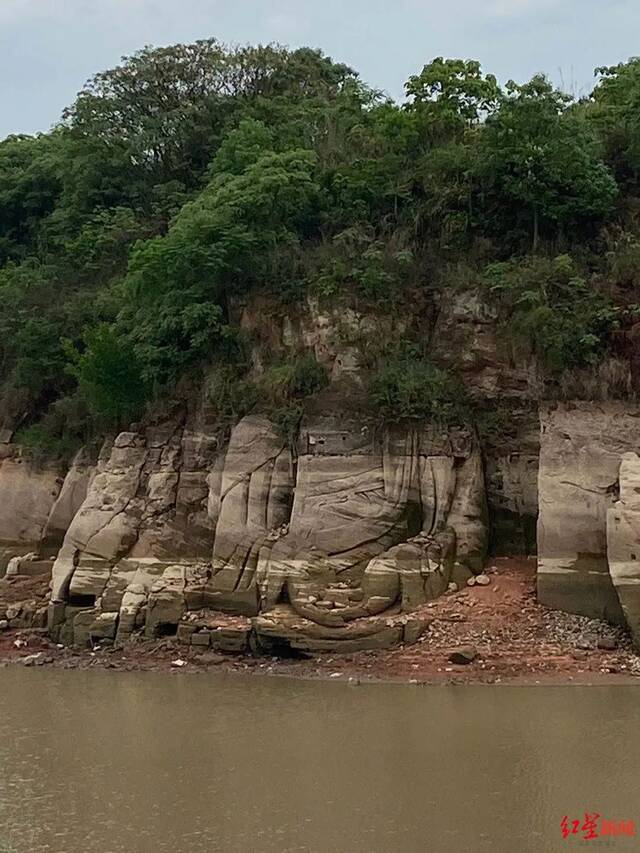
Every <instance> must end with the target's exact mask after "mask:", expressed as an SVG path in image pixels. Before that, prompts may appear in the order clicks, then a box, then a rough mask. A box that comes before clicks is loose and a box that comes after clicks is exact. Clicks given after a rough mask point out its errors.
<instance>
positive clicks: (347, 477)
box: [0, 293, 640, 651]
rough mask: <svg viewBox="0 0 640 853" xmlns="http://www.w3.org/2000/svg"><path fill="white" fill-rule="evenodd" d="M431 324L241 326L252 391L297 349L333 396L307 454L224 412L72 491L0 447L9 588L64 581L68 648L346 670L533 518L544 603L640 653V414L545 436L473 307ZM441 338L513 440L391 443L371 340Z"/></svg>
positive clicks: (260, 315) (80, 471)
mask: <svg viewBox="0 0 640 853" xmlns="http://www.w3.org/2000/svg"><path fill="white" fill-rule="evenodd" d="M417 307H419V310H420V313H419V314H417V315H416V317H414V318H408V319H407V318H406V317H405V318H403V317H395V316H392V315H390V316H388V317H385V318H383V320H381V319H380V318H377V317H374V316H373V315H371V314H367V313H366V312H365V313H362V312H359V311H357V310H355V309H354V308H353V307H349V306H334V308H332V309H330V310H327V309H324V308H321V307H320V305H319V304H318V303H317V302H314V301H312V300H310V301H309V304H308V306H307V309H306V310H305V311H302V312H299V313H298V315H297V316H284V315H281V314H280V315H278V314H274V313H273V312H271V313H270V308H269V305H268V304H263V303H262V302H260V300H257V301H256V300H253V301H250V302H249V303H248V304H247V305H245V306H244V307H242V309H241V314H242V316H241V322H242V325H243V327H244V328H245V329H246V330H248V331H251V333H252V336H253V337H252V339H253V340H254V344H255V351H254V353H253V364H254V370H255V372H256V373H257V374H259V373H260V370H261V359H262V356H263V354H264V352H265V347H267V348H271V349H273V350H275V351H285V350H286V349H287V348H293V349H294V350H296V351H304V350H307V351H308V350H309V349H311V350H313V351H314V353H315V355H316V357H317V359H318V360H319V361H321V362H322V363H323V364H324V365H325V366H326V368H327V370H328V374H329V376H330V377H331V383H330V386H329V388H328V389H326V391H324V392H322V394H321V395H320V396H319V397H318V398H317V399H316V400H315V401H314V402H313V403H312V405H310V406H308V407H307V412H306V414H305V416H304V418H303V421H302V423H301V425H300V428H299V432H298V435H297V438H296V440H295V441H293V442H292V441H291V440H285V439H284V438H283V437H282V435H280V434H279V432H278V430H277V428H276V427H275V425H274V424H273V423H271V422H270V421H269V419H268V418H267V417H265V416H264V415H250V416H248V417H245V418H244V419H242V420H241V421H240V423H238V424H236V425H235V427H234V428H233V430H232V431H231V434H230V436H225V435H224V434H223V433H222V432H221V431H220V424H219V423H218V421H217V418H216V414H215V401H213V405H212V406H205V405H204V404H202V403H201V404H199V406H198V407H197V409H196V410H195V411H193V412H190V413H188V414H186V413H184V412H183V413H181V414H179V415H176V416H174V417H172V418H170V419H167V420H166V421H165V422H161V423H155V424H147V425H146V426H141V427H139V428H138V427H137V426H136V427H132V428H131V430H130V431H127V432H123V433H121V434H120V435H118V436H116V437H115V438H113V439H111V440H109V441H107V442H106V443H105V445H104V447H103V448H102V451H101V453H100V456H99V458H98V459H97V460H93V459H91V458H88V457H87V456H86V455H85V454H83V453H81V454H79V455H78V456H77V457H76V459H75V460H74V461H73V463H72V465H71V466H70V468H69V470H68V472H67V473H66V476H65V477H62V476H61V475H60V472H59V471H58V470H57V469H54V468H44V469H36V468H34V467H33V466H30V465H29V464H28V463H27V462H26V461H25V460H24V459H22V458H21V456H20V454H19V453H18V452H17V451H16V450H15V449H14V448H11V449H9V450H8V451H7V449H6V447H7V446H6V445H5V446H4V448H5V449H4V450H3V452H2V454H1V458H2V461H1V462H0V553H3V554H4V557H3V558H1V557H0V570H2V566H3V562H2V560H4V564H6V563H7V562H8V560H9V559H11V558H12V557H14V556H15V555H22V557H21V559H18V560H17V561H14V562H13V563H12V565H11V571H12V572H23V573H28V574H39V573H42V572H45V571H47V570H48V569H49V567H51V565H53V571H52V587H51V607H50V612H49V626H50V630H51V632H52V633H53V635H54V636H55V637H56V638H57V639H59V640H61V641H62V642H65V643H76V644H80V645H82V644H85V643H87V642H88V641H89V639H94V640H97V639H100V638H103V639H111V640H116V641H118V642H124V641H126V640H127V638H129V637H130V636H131V635H132V633H134V632H144V633H145V634H146V635H147V636H158V635H163V634H168V633H175V632H176V631H177V633H178V637H179V638H180V639H181V640H183V641H185V642H192V643H194V644H197V645H202V646H209V645H210V646H213V647H215V648H221V649H226V650H236V651H237V650H242V649H246V648H247V646H248V644H249V643H252V644H254V645H257V646H259V647H261V648H265V649H274V650H277V649H278V648H279V646H281V645H282V644H284V645H286V646H287V647H289V648H294V649H302V650H318V649H329V648H330V649H342V650H345V651H346V650H350V649H357V648H376V647H382V646H388V645H390V644H393V643H397V642H403V641H404V642H409V641H412V640H415V639H416V638H417V637H418V636H419V634H420V631H421V630H422V628H423V625H422V623H421V622H420V620H419V619H418V620H416V619H415V618H414V617H412V616H411V614H412V613H415V611H416V609H417V608H418V609H419V608H420V607H421V606H422V605H423V604H425V603H426V602H428V601H429V600H430V599H432V598H434V597H437V596H439V595H441V594H443V592H445V591H446V590H447V588H448V586H449V585H450V584H452V583H455V584H456V585H459V584H464V583H465V582H466V580H467V579H468V578H469V577H470V574H471V573H472V572H474V571H478V570H479V568H480V567H481V566H482V563H483V560H484V558H485V555H486V553H487V551H488V550H489V549H490V550H491V551H492V552H494V553H496V552H497V553H507V554H523V553H533V552H535V550H536V531H535V529H534V528H535V524H536V519H537V547H538V550H539V572H538V590H539V596H540V600H541V601H542V602H543V603H545V604H548V605H550V606H553V607H557V608H560V609H565V610H569V611H573V612H577V613H583V614H586V615H590V616H597V617H601V618H605V619H608V620H610V621H612V622H615V623H620V624H622V623H625V622H626V623H627V624H629V626H630V628H631V630H632V632H634V635H635V636H636V637H637V641H638V642H640V628H639V625H640V599H639V598H638V594H637V590H638V589H639V588H640V586H639V584H640V577H639V576H638V574H637V569H636V564H637V558H638V557H639V556H640V521H639V520H640V503H639V502H638V499H637V496H636V488H637V487H638V486H637V481H638V478H639V477H640V474H639V466H640V462H639V461H638V456H637V455H636V454H638V453H640V446H639V445H640V440H639V439H638V436H639V435H640V431H639V430H638V426H640V412H639V411H638V410H636V409H635V408H634V407H633V406H625V405H623V404H601V405H598V404H575V405H568V404H566V405H555V406H548V407H544V408H543V409H542V412H541V414H540V427H538V412H537V409H536V407H535V406H533V405H532V403H531V399H530V397H529V395H530V394H532V393H533V391H532V390H531V389H530V388H529V385H530V383H531V377H530V376H529V373H528V371H527V370H526V369H525V368H523V367H522V366H520V367H516V366H513V365H512V364H511V363H510V361H509V359H508V357H507V356H506V355H505V354H504V353H502V352H501V350H500V346H499V340H498V337H497V333H496V327H495V318H494V317H493V316H492V315H491V313H490V312H488V309H487V308H486V306H483V305H482V303H481V301H480V300H479V299H478V297H477V294H473V293H467V294H459V298H457V299H454V300H452V301H451V303H450V304H448V305H447V306H440V309H439V311H435V310H433V306H431V307H429V306H426V305H425V306H417ZM430 311H432V314H430V313H429V312H430ZM425 318H426V319H425ZM427 319H428V322H429V329H430V332H429V334H430V336H431V349H430V352H431V356H432V358H433V359H435V360H436V361H438V360H439V361H440V362H441V363H443V364H448V363H450V362H451V360H452V359H453V360H454V361H455V362H456V363H457V365H458V367H459V368H460V369H461V370H462V372H463V373H464V375H465V379H466V382H467V385H468V387H469V388H470V390H471V392H472V393H473V392H474V390H475V392H477V393H478V394H480V395H482V396H483V398H484V399H486V398H491V397H495V400H496V406H499V405H500V404H501V402H502V401H504V400H505V399H506V400H508V401H511V402H510V406H511V408H510V409H508V414H509V418H510V421H509V430H508V433H505V434H504V436H501V437H500V438H499V440H491V439H489V440H488V439H486V438H485V439H482V441H480V440H479V438H478V435H477V434H476V431H475V430H472V431H469V432H465V431H461V430H450V431H448V432H447V431H443V430H441V429H437V428H435V427H434V425H433V424H429V423H413V424H406V425H403V426H400V425H397V426H393V427H386V428H384V429H383V428H381V427H380V425H379V424H377V423H376V422H375V421H374V420H372V419H371V418H370V416H368V415H367V414H366V412H365V409H364V408H363V407H361V406H360V402H361V400H362V399H363V376H362V372H361V358H362V351H361V350H358V347H361V346H362V337H363V335H364V338H366V339H368V340H370V338H371V334H372V333H375V332H376V330H378V332H379V333H380V334H381V335H382V336H386V337H389V336H391V337H393V336H394V335H401V334H403V333H404V332H405V331H406V330H407V328H408V324H410V323H411V322H422V321H423V320H425V322H426V320H427ZM380 324H382V325H380ZM356 345H357V346H356ZM454 351H455V352H457V355H456V354H455V353H454ZM456 359H457V361H456ZM208 408H211V409H212V411H208ZM538 468H539V470H538ZM538 505H539V515H538ZM24 555H28V556H24ZM53 558H55V561H54V560H53ZM48 559H49V560H50V562H47V560H48Z"/></svg>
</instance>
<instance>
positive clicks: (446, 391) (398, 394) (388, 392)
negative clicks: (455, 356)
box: [369, 356, 469, 426]
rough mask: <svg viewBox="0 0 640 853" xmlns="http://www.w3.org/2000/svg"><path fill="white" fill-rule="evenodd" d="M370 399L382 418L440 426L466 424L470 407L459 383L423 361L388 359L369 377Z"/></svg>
mask: <svg viewBox="0 0 640 853" xmlns="http://www.w3.org/2000/svg"><path fill="white" fill-rule="evenodd" d="M369 397H370V400H371V403H372V406H373V408H374V409H375V410H376V411H377V412H378V413H379V414H380V416H381V417H382V418H384V419H385V420H389V421H400V420H403V419H405V418H424V419H426V420H432V421H435V422H436V423H439V424H442V425H446V426H448V425H452V424H461V423H465V422H466V421H467V420H468V418H469V406H468V403H467V398H466V393H465V390H464V387H463V386H462V384H461V383H460V382H459V381H458V380H457V379H456V377H454V376H453V375H452V374H451V373H449V372H448V371H446V370H442V369H440V368H438V367H436V366H434V365H433V364H431V363H430V362H429V361H427V360H426V359H423V358H411V357H409V356H400V357H396V358H391V359H390V360H389V361H386V362H385V363H383V364H382V365H381V367H380V368H379V369H378V370H377V371H376V372H375V373H374V374H373V375H372V377H371V380H370V383H369Z"/></svg>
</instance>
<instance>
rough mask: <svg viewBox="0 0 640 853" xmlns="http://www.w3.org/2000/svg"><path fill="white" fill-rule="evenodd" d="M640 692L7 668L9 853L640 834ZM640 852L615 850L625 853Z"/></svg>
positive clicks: (366, 848) (341, 851)
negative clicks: (592, 816)
mask: <svg viewBox="0 0 640 853" xmlns="http://www.w3.org/2000/svg"><path fill="white" fill-rule="evenodd" d="M639 712H640V690H638V689H637V688H635V687H633V686H630V687H585V688H581V687H469V686H465V687H462V686H454V687H440V686H438V687H419V686H414V685H377V684H371V685H360V686H349V685H346V684H337V683H335V682H328V683H327V682H319V681H316V682H314V681H293V680H286V679H281V678H270V679H269V678H260V677H255V676H254V677H251V676H249V677H244V676H233V675H226V676H224V675H216V676H211V675H192V676H189V675H185V674H183V673H181V674H172V675H168V674H153V673H116V672H79V671H72V672H65V671H53V670H33V669H15V668H8V669H4V670H0V851H2V853H5V851H8V852H9V853H33V851H42V852H43V853H48V851H51V853H124V851H127V853H165V851H167V852H168V851H172V853H173V852H174V851H175V853H183V851H184V853H205V851H206V853H211V852H212V851H224V853H236V851H238V853H240V851H242V853H244V851H247V853H289V852H290V851H291V853H293V851H296V853H298V851H310V852H311V853H396V851H407V853H414V851H416V853H418V851H420V853H422V851H424V853H441V851H442V853H466V851H469V853H483V851H491V853H529V851H531V853H547V851H549V853H556V851H564V850H570V849H585V847H586V849H592V848H593V849H596V848H601V847H603V845H604V844H605V841H604V840H599V841H592V842H586V841H581V840H580V839H579V838H578V837H576V838H569V839H567V840H563V839H562V836H561V832H560V820H561V818H562V817H563V815H565V814H568V815H570V816H575V817H576V818H577V817H579V816H581V815H583V814H584V812H585V811H597V812H600V813H601V814H602V815H603V816H605V817H608V818H610V819H619V820H622V819H626V820H630V819H634V820H636V823H637V824H638V826H639V828H640V820H639V819H640V781H639V780H640V772H639V768H640V725H639V722H640V713H639ZM639 844H640V841H639V840H638V839H636V840H635V841H633V840H631V839H615V840H614V839H611V840H609V841H608V843H607V846H608V847H609V846H610V847H611V849H619V850H627V849H629V850H631V849H638V846H639Z"/></svg>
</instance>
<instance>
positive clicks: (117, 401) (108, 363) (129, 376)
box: [67, 324, 147, 426]
mask: <svg viewBox="0 0 640 853" xmlns="http://www.w3.org/2000/svg"><path fill="white" fill-rule="evenodd" d="M85 344H86V348H85V350H84V351H83V352H79V351H78V350H77V349H75V348H74V347H72V346H70V345H69V346H68V347H67V353H68V355H69V357H70V358H71V366H70V371H71V372H72V373H73V375H74V376H75V378H76V379H77V380H78V385H79V387H80V390H81V392H82V393H83V394H84V396H85V397H86V399H87V402H88V403H89V407H90V409H91V411H92V412H93V413H94V414H96V415H98V416H99V417H101V418H103V419H105V420H106V421H107V422H109V423H113V424H116V425H118V426H120V425H122V424H123V423H124V422H125V421H126V420H130V419H132V418H135V417H137V416H138V415H139V414H140V413H141V411H142V408H143V406H144V403H145V401H146V397H147V386H146V385H145V383H144V381H143V379H142V371H141V365H140V362H139V361H138V358H137V356H136V353H135V351H134V349H133V347H132V346H131V345H130V344H128V343H127V342H126V341H124V340H122V339H121V338H119V337H118V336H117V334H116V332H115V330H114V329H113V328H112V327H111V326H108V325H106V324H105V325H101V326H97V327H96V328H94V329H91V330H90V331H89V332H87V334H86V335H85Z"/></svg>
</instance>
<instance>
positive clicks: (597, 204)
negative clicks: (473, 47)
mask: <svg viewBox="0 0 640 853" xmlns="http://www.w3.org/2000/svg"><path fill="white" fill-rule="evenodd" d="M570 106H571V98H570V97H569V96H567V95H565V94H563V93H562V92H559V91H558V90H557V89H554V88H553V86H552V85H551V84H550V83H549V81H548V80H547V79H546V78H545V77H543V76H541V75H537V76H535V77H534V78H533V79H532V80H531V81H530V82H529V83H525V84H524V85H522V86H519V85H517V84H516V83H513V82H512V81H511V82H510V83H508V84H507V87H506V93H505V95H504V96H503V97H501V99H500V107H499V109H498V110H497V111H496V112H495V113H493V115H491V116H490V117H489V118H488V119H487V126H486V128H485V131H484V133H483V134H482V143H483V144H482V157H481V160H480V164H481V165H480V168H481V177H482V194H483V197H484V202H485V210H486V214H487V215H488V217H489V220H490V221H491V222H492V223H493V225H494V228H496V230H497V231H498V232H502V233H503V234H504V233H505V232H508V231H509V230H511V231H513V230H514V227H515V228H517V227H518V226H520V227H521V228H522V230H523V232H524V233H526V232H527V231H528V232H529V235H530V240H531V245H532V247H533V251H534V252H535V251H536V250H537V249H538V245H539V240H540V235H541V233H542V232H544V233H545V234H546V235H548V236H550V237H557V236H558V234H559V233H561V232H564V233H566V232H567V230H568V229H569V228H570V227H578V228H580V227H582V228H584V227H585V226H588V225H590V224H591V223H592V222H593V221H601V220H602V219H603V218H604V217H605V216H606V215H607V214H608V213H610V212H611V210H612V208H613V204H614V201H615V198H616V194H617V186H616V183H615V180H614V179H613V177H612V175H611V174H610V172H609V170H608V169H607V167H606V166H605V165H604V163H603V162H602V161H601V159H600V158H599V155H598V149H597V144H596V140H595V137H594V135H593V133H592V131H591V129H590V127H589V126H588V124H587V123H586V121H585V120H584V118H583V116H582V115H581V114H580V113H578V112H577V111H574V110H572V109H571V108H570Z"/></svg>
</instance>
